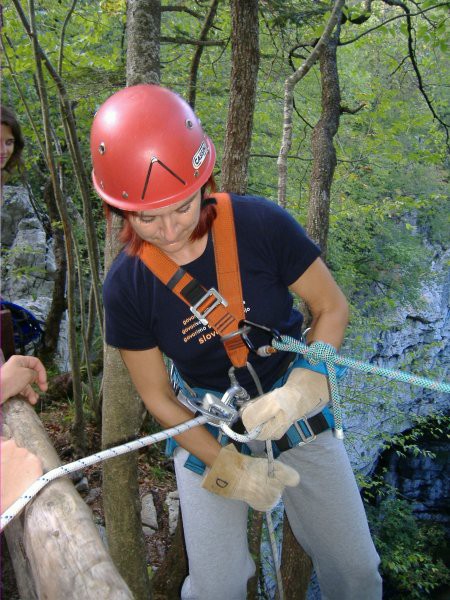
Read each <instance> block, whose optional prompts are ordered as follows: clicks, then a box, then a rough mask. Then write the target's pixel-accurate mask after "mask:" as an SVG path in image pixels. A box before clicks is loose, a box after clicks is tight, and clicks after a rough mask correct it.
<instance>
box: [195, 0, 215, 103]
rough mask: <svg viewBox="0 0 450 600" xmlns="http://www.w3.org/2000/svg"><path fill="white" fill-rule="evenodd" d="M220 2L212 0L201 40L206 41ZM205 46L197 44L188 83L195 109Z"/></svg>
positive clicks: (201, 33)
mask: <svg viewBox="0 0 450 600" xmlns="http://www.w3.org/2000/svg"><path fill="white" fill-rule="evenodd" d="M218 4H219V0H212V2H211V6H210V7H209V11H208V14H207V15H206V18H205V22H204V23H203V27H202V30H201V32H200V36H199V41H200V42H205V41H206V39H207V37H208V33H209V30H210V29H211V27H212V25H213V22H214V18H215V16H216V12H217V6H218ZM204 48H205V46H204V45H201V46H197V49H196V50H195V52H194V56H193V57H192V62H191V69H190V73H189V83H188V89H189V93H188V102H189V104H190V105H191V106H192V109H195V96H196V93H197V75H198V67H199V65H200V59H201V57H202V54H203V50H204Z"/></svg>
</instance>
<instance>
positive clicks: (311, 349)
mask: <svg viewBox="0 0 450 600" xmlns="http://www.w3.org/2000/svg"><path fill="white" fill-rule="evenodd" d="M272 346H273V347H274V348H276V349H277V350H285V351H288V352H298V353H300V354H303V355H304V356H305V358H306V360H307V361H308V362H310V363H311V364H312V365H317V364H318V363H320V362H324V363H325V365H326V368H327V371H328V378H329V381H330V389H331V401H332V404H333V414H334V420H335V435H336V437H338V438H341V439H342V438H343V437H344V433H343V428H342V411H341V401H340V397H339V388H338V383H337V377H336V368H335V365H342V366H345V367H350V368H351V369H357V370H359V371H363V372H365V373H374V374H375V375H381V376H382V377H387V378H388V379H393V380H396V381H402V382H404V383H410V384H412V385H418V386H420V387H423V388H427V389H430V390H435V391H437V392H445V393H447V394H448V393H450V383H447V382H445V381H436V380H433V379H428V378H427V377H420V376H419V375H414V374H413V373H406V372H405V371H399V370H397V369H386V368H385V367H377V366H376V365H371V364H370V363H367V362H363V361H361V360H356V359H354V358H348V357H346V356H340V355H339V354H338V353H337V352H336V349H335V348H333V346H331V345H330V344H326V343H325V342H313V343H312V344H311V345H310V346H306V344H303V343H302V342H299V341H298V340H296V339H295V338H292V337H289V336H288V335H283V336H281V340H279V341H277V340H275V339H274V340H272Z"/></svg>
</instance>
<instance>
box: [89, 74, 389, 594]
mask: <svg viewBox="0 0 450 600" xmlns="http://www.w3.org/2000/svg"><path fill="white" fill-rule="evenodd" d="M91 152H92V158H93V182H94V186H95V189H96V191H97V193H98V194H99V195H100V197H101V198H102V199H103V201H104V203H105V206H106V208H107V213H108V212H110V211H118V212H119V213H120V214H121V215H122V216H123V218H124V224H123V229H122V232H121V238H122V241H123V242H125V244H126V245H125V249H124V251H122V253H121V254H120V255H119V256H118V257H117V259H116V260H115V262H114V263H113V265H112V267H111V269H110V271H109V273H108V275H107V278H106V280H105V284H104V302H105V314H106V340H107V343H108V344H110V345H112V346H115V347H117V348H119V349H120V352H121V356H122V358H123V360H124V363H125V365H126V366H127V368H128V370H129V372H130V375H131V378H132V380H133V382H134V384H135V386H136V389H137V391H138V393H139V394H140V396H141V398H142V400H143V401H144V403H145V405H146V407H147V408H148V410H149V411H150V413H151V414H152V415H153V416H154V417H155V419H156V420H157V421H158V422H159V423H160V424H161V425H162V426H163V427H170V426H173V425H175V424H178V423H181V422H183V421H187V420H188V419H190V418H192V412H191V410H190V409H189V408H188V407H186V406H185V404H183V403H182V402H183V400H184V399H185V398H186V397H189V396H194V395H197V399H198V398H201V397H202V396H203V395H204V394H205V393H206V392H211V393H213V394H214V395H215V396H216V397H219V398H220V397H221V396H222V394H223V393H224V392H225V391H226V390H227V389H228V388H229V387H230V385H231V384H232V383H233V382H234V383H237V382H238V383H239V384H240V385H241V386H242V388H244V390H246V391H247V392H248V394H249V396H250V397H252V398H257V396H258V395H260V394H261V392H264V395H263V396H262V397H261V398H257V399H255V400H252V401H251V402H247V403H245V404H244V406H243V408H242V409H241V414H242V421H243V423H244V425H245V426H246V427H247V429H254V428H255V427H257V426H259V427H260V432H259V436H258V437H259V439H260V440H272V439H273V440H275V441H274V446H273V448H274V451H275V452H276V453H280V452H281V454H280V456H279V459H278V460H276V461H275V463H272V462H271V460H270V459H268V458H267V457H266V456H265V455H263V457H253V456H248V455H246V454H245V453H244V451H245V450H244V449H242V453H239V452H238V451H237V450H236V449H235V447H234V446H233V444H229V443H227V442H228V440H225V439H224V438H222V440H221V443H222V444H226V445H222V446H221V444H220V443H219V442H218V441H217V439H216V437H217V430H216V429H214V428H212V427H209V428H207V427H197V428H194V429H191V430H189V431H187V432H185V433H183V434H182V435H180V436H177V438H176V442H177V444H178V446H177V448H176V450H175V453H174V462H175V469H176V476H177V485H178V490H179V493H180V502H181V509H182V514H183V526H184V534H185V540H186V546H187V552H188V558H189V576H188V577H187V579H186V580H185V582H184V584H183V589H182V592H181V597H182V598H183V599H191V598H196V599H201V600H210V599H211V598H215V599H217V600H219V599H223V600H230V599H232V600H236V599H241V598H242V599H243V598H245V597H246V587H247V580H248V578H249V577H251V576H252V575H253V573H254V563H253V560H252V558H251V556H250V554H249V551H248V545H247V536H246V526H247V510H248V505H250V506H252V507H253V508H255V509H257V510H267V509H269V508H270V507H271V506H273V504H274V503H275V502H276V501H277V499H278V497H279V495H280V494H281V493H283V500H284V503H285V508H286V512H287V515H288V518H289V521H290V524H291V527H292V529H293V531H294V533H295V535H296V537H297V539H298V540H299V542H300V543H301V544H302V546H303V547H304V548H305V550H306V551H307V552H308V554H309V555H310V556H311V557H312V560H313V563H314V567H315V569H316V572H317V575H318V578H319V582H320V586H321V590H322V594H323V597H324V598H335V599H336V600H350V599H352V600H360V598H361V597H364V598H365V599H367V600H372V599H374V600H375V599H379V598H380V597H381V580H380V577H379V575H378V571H377V567H378V562H379V559H378V556H377V554H376V552H375V549H374V547H373V544H372V541H371V538H370V534H369V530H368V526H367V522H366V518H365V514H364V510H363V507H362V503H361V500H360V497H359V493H358V489H357V486H356V483H355V480H354V477H353V474H352V471H351V468H350V465H349V461H348V458H347V455H346V453H345V449H344V447H343V444H342V441H341V440H339V439H336V438H335V437H333V433H332V431H331V425H332V421H331V419H332V416H331V413H330V411H329V408H328V407H327V406H326V404H327V403H328V401H329V395H328V385H327V380H326V377H325V376H324V375H323V374H321V373H320V368H319V369H318V370H317V369H316V370H312V368H311V367H310V365H308V363H306V361H302V360H300V361H297V360H296V361H295V362H294V364H292V359H293V357H292V356H289V355H286V354H285V353H274V354H270V355H269V356H268V357H262V356H258V355H256V354H255V353H252V355H251V356H249V363H251V364H250V366H249V367H248V368H245V367H243V368H238V367H239V366H240V365H242V364H245V360H244V361H242V360H241V359H239V360H237V359H236V355H235V354H232V353H231V351H230V352H229V347H230V346H233V347H238V348H240V345H243V344H242V340H241V338H240V336H239V332H236V331H233V330H231V332H227V334H226V335H225V336H221V334H220V333H218V331H219V330H220V327H219V326H218V325H217V324H214V325H213V327H211V322H212V320H209V319H210V316H209V315H208V314H207V313H208V310H206V308H205V307H208V309H209V308H211V310H212V311H213V314H214V312H216V311H218V310H225V311H227V310H228V308H227V307H224V303H223V302H222V298H221V296H220V294H218V293H217V291H216V290H217V288H218V287H219V291H220V290H221V289H222V287H221V286H220V285H219V286H218V276H217V272H216V271H221V267H220V268H219V264H220V263H221V262H222V261H223V260H224V259H223V258H220V256H221V255H225V256H228V254H230V255H231V254H233V249H232V248H233V247H232V240H234V238H235V239H236V246H237V257H238V263H239V270H240V285H241V287H242V299H243V302H244V305H245V309H244V306H243V305H242V302H240V306H238V307H237V309H236V304H239V302H238V303H236V298H233V299H231V298H228V300H229V301H230V307H231V306H233V309H232V310H231V309H230V311H229V312H230V313H232V314H231V316H230V314H229V313H227V314H226V316H225V317H224V322H227V323H228V322H235V323H238V322H239V320H240V316H237V314H235V313H236V311H237V312H239V311H241V312H242V315H243V314H244V310H245V315H246V317H247V318H248V319H249V320H251V321H252V322H253V323H257V324H261V325H263V326H265V327H266V328H269V331H270V329H271V328H275V329H277V330H278V331H280V332H281V333H283V334H287V335H291V336H294V337H296V338H299V337H300V335H301V333H300V331H301V325H302V320H303V319H302V315H301V314H300V313H299V312H298V311H297V310H296V309H294V308H293V297H292V295H291V292H293V293H294V294H297V295H298V296H299V297H301V298H303V300H304V301H305V302H306V303H307V304H308V306H309V308H310V310H311V313H312V316H313V322H312V327H311V330H310V332H309V335H308V341H309V342H312V341H314V340H321V341H323V342H326V343H328V344H331V345H332V346H334V347H335V348H338V347H339V345H340V344H341V341H342V338H343V335H344V331H345V328H346V324H347V303H346V300H345V298H344V296H343V294H342V292H341V291H340V290H339V288H338V286H337V285H336V283H335V282H334V280H333V278H332V277H331V275H330V273H329V271H328V270H327V268H326V267H325V265H324V263H323V262H322V261H321V259H320V257H319V255H320V251H319V249H318V248H317V247H316V246H315V244H313V243H312V242H311V241H310V240H309V239H308V238H307V237H306V235H305V233H304V231H303V230H302V228H301V227H300V226H299V225H298V224H297V222H296V221H295V220H294V219H293V218H292V217H290V215H289V214H288V213H287V212H285V211H284V210H282V209H280V208H279V207H277V206H276V205H275V204H274V203H272V202H269V201H268V200H265V199H263V198H249V197H239V196H235V195H232V196H231V207H232V215H233V220H234V228H233V231H235V235H234V234H233V233H231V234H230V233H228V234H227V235H228V239H229V240H230V244H229V246H230V248H229V251H227V249H225V251H223V250H220V252H219V250H218V245H219V242H218V240H219V237H220V236H219V235H218V232H219V231H222V229H221V228H222V226H224V225H223V223H224V218H225V217H224V216H223V210H224V208H223V207H224V206H225V205H227V206H228V204H227V202H228V201H227V200H226V199H224V198H223V197H222V196H221V197H220V198H219V197H217V196H211V194H210V192H211V190H214V180H213V178H212V170H213V167H214V163H215V150H214V145H213V143H212V142H211V140H210V139H209V138H208V137H207V136H206V135H205V134H204V132H203V130H202V127H201V124H200V122H199V120H198V119H197V117H196V115H195V114H194V113H193V112H192V110H191V109H190V107H189V106H188V105H187V104H186V103H185V102H184V101H183V100H182V99H181V98H180V97H179V96H177V95H176V94H174V93H173V92H171V91H169V90H167V89H164V88H162V87H159V86H155V85H138V86H133V87H130V88H126V89H124V90H121V91H119V92H117V93H116V94H114V95H113V96H112V97H111V98H109V99H108V100H107V101H106V102H105V103H104V104H103V105H102V106H101V108H100V110H99V111H98V112H97V114H96V116H95V119H94V122H93V126H92V132H91ZM222 237H223V236H222ZM225 238H226V236H225ZM215 250H217V255H218V256H215V255H214V252H215ZM168 259H171V260H170V261H169V260H168ZM165 262H166V263H168V264H170V265H172V266H173V270H172V271H171V274H170V276H168V277H163V276H162V275H161V272H160V267H161V264H162V263H165ZM189 277H193V278H194V280H193V281H192V280H190V279H189ZM186 282H187V283H186ZM199 283H200V284H201V285H199ZM199 288H200V289H201V290H205V289H206V290H208V291H207V292H206V293H205V294H204V295H203V296H202V294H203V291H200V293H198V290H199ZM193 289H195V290H196V293H195V294H194V296H195V298H194V299H192V297H190V296H192V293H191V292H192V290H193ZM175 292H176V293H175ZM182 300H184V301H182ZM186 304H187V305H186ZM189 305H193V306H189ZM242 315H241V316H242ZM243 332H244V333H245V335H247V333H248V330H247V329H245V330H242V329H241V330H240V333H243ZM266 336H267V333H265V330H264V329H260V328H258V327H256V328H253V329H252V331H251V332H250V333H248V338H250V341H251V343H252V344H253V345H254V346H255V347H260V346H262V345H263V344H267V341H268V340H267V337H266ZM224 338H225V339H224ZM222 342H224V343H222ZM247 342H248V339H247ZM225 345H226V346H227V347H225ZM163 354H165V355H166V356H168V357H169V358H170V359H172V361H173V364H174V366H175V371H176V373H175V380H176V383H177V386H178V387H181V393H180V394H179V399H180V401H179V400H177V398H176V396H175V394H174V391H173V388H172V385H171V382H170V381H169V378H168V376H167V372H166V369H165V364H164V360H163ZM262 354H264V352H262ZM236 365H237V366H236ZM272 388H276V389H274V390H273V391H270V390H272ZM244 395H245V393H244ZM305 414H307V416H308V420H306V419H302V418H303V417H304V416H305ZM310 417H311V419H310ZM299 419H300V421H299V422H297V420H299ZM300 430H301V433H300V434H298V432H299V431H300ZM214 432H215V435H214ZM286 432H287V433H286ZM289 432H290V433H289ZM295 432H297V438H296V440H295V441H293V440H294V439H295V435H294V436H293V435H292V433H294V434H295ZM320 432H321V433H320ZM305 442H308V443H305ZM205 466H206V471H205V470H204V468H205ZM271 466H272V467H274V471H275V473H274V476H270V474H269V469H270V468H271ZM298 473H300V475H301V482H300V484H299V485H298ZM285 486H286V487H285ZM211 492H212V493H211Z"/></svg>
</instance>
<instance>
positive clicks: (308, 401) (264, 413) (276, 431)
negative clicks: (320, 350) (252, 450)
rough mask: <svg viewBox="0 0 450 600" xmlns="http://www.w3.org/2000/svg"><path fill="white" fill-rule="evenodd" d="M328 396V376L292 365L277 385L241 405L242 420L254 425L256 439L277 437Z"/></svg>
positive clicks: (324, 403)
mask: <svg viewBox="0 0 450 600" xmlns="http://www.w3.org/2000/svg"><path fill="white" fill-rule="evenodd" d="M329 400H330V392H329V386H328V379H327V377H325V375H322V374H321V373H317V372H316V371H311V370H310V369H301V368H298V369H292V372H291V373H290V374H289V377H288V379H287V381H286V383H285V385H283V386H282V387H280V388H277V389H275V390H272V391H271V392H269V393H268V394H264V396H261V397H260V398H257V399H256V400H253V401H252V402H249V403H248V404H246V405H245V406H244V407H243V409H242V414H241V418H242V422H243V423H244V425H245V428H246V429H247V431H252V429H255V427H257V426H258V425H262V429H261V431H260V433H259V434H258V436H257V438H256V439H258V440H279V439H280V438H281V437H282V436H283V434H284V433H285V432H286V431H287V430H288V429H289V427H290V426H291V425H292V423H294V422H295V421H298V419H300V418H302V417H304V416H305V415H306V414H308V413H309V412H311V411H312V410H314V409H316V408H320V407H321V406H325V405H326V404H327V403H328V402H329Z"/></svg>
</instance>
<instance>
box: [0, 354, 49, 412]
mask: <svg viewBox="0 0 450 600" xmlns="http://www.w3.org/2000/svg"><path fill="white" fill-rule="evenodd" d="M0 377H1V394H0V396H1V403H2V404H3V402H5V400H8V398H11V397H12V396H17V395H20V396H23V397H24V398H25V399H26V400H28V402H29V403H30V404H36V402H37V401H38V399H39V394H38V393H37V392H36V391H35V390H34V389H33V388H32V387H31V386H32V384H34V383H35V384H37V386H38V387H39V389H40V390H41V391H43V392H45V391H47V388H48V383H47V372H46V370H45V367H44V365H43V364H42V363H41V361H40V360H39V359H38V358H36V357H35V356H20V355H18V354H16V355H14V356H11V358H10V359H9V360H7V361H6V362H5V364H4V365H2V367H1V372H0Z"/></svg>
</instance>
